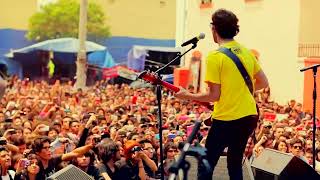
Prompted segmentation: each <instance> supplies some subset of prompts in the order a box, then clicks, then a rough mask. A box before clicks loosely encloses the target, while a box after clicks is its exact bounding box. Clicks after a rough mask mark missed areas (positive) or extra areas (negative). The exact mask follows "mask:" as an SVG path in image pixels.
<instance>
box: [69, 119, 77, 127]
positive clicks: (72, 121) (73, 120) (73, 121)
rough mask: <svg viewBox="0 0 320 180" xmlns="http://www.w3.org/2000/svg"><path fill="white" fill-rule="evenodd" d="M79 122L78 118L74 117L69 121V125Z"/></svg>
mask: <svg viewBox="0 0 320 180" xmlns="http://www.w3.org/2000/svg"><path fill="white" fill-rule="evenodd" d="M75 122H77V123H80V122H79V121H78V120H75V119H72V120H71V121H70V122H69V126H70V127H71V126H72V123H75Z"/></svg>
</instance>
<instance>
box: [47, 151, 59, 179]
mask: <svg viewBox="0 0 320 180" xmlns="http://www.w3.org/2000/svg"><path fill="white" fill-rule="evenodd" d="M61 157H62V156H56V157H53V158H51V159H50V160H49V163H48V167H47V168H46V169H44V174H45V177H46V178H48V177H49V176H51V175H52V174H54V173H55V172H57V171H58V168H57V166H58V165H59V164H60V163H61V162H62V159H61Z"/></svg>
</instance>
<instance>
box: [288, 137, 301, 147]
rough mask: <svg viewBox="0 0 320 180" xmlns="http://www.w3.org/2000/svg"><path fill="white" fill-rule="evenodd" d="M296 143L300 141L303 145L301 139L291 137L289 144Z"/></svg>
mask: <svg viewBox="0 0 320 180" xmlns="http://www.w3.org/2000/svg"><path fill="white" fill-rule="evenodd" d="M297 143H300V144H301V145H302V146H304V143H303V141H302V140H301V139H299V138H293V139H292V140H291V142H290V144H291V145H294V144H297Z"/></svg>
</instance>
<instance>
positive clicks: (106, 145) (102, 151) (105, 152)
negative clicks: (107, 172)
mask: <svg viewBox="0 0 320 180" xmlns="http://www.w3.org/2000/svg"><path fill="white" fill-rule="evenodd" d="M97 148H98V157H99V159H100V160H102V162H103V164H106V163H107V162H108V161H109V160H110V159H111V158H112V157H113V155H115V154H116V152H117V151H119V147H118V145H117V144H116V143H115V142H114V141H112V140H111V139H108V140H104V141H103V142H102V143H101V144H99V145H98V146H97Z"/></svg>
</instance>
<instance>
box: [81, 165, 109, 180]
mask: <svg viewBox="0 0 320 180" xmlns="http://www.w3.org/2000/svg"><path fill="white" fill-rule="evenodd" d="M87 174H88V175H90V176H91V177H93V178H94V179H95V180H104V178H103V177H102V176H101V175H100V172H99V169H98V168H96V167H95V166H93V165H90V166H89V167H88V170H87ZM111 179H112V178H111Z"/></svg>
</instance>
